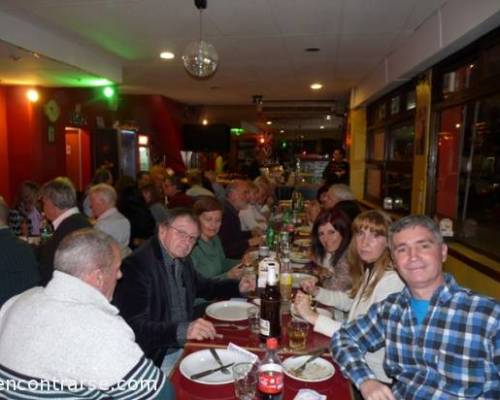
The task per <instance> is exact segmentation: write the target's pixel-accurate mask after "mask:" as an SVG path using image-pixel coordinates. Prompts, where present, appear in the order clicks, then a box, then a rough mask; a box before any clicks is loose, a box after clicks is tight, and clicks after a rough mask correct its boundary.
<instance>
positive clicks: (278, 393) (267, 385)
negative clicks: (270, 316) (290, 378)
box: [257, 338, 284, 400]
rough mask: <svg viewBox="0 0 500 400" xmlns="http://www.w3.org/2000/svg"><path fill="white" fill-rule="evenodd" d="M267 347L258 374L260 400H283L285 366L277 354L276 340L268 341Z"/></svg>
mask: <svg viewBox="0 0 500 400" xmlns="http://www.w3.org/2000/svg"><path fill="white" fill-rule="evenodd" d="M266 347H267V352H266V355H265V356H264V358H263V359H262V361H261V363H260V365H259V369H258V372H257V374H258V378H259V383H258V392H259V399H262V400H281V399H282V398H283V386H284V375H283V366H282V365H281V361H280V359H279V357H278V355H277V354H276V352H277V350H278V341H277V340H276V338H269V339H267V341H266Z"/></svg>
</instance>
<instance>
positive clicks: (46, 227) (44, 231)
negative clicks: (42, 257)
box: [40, 217, 52, 243]
mask: <svg viewBox="0 0 500 400" xmlns="http://www.w3.org/2000/svg"><path fill="white" fill-rule="evenodd" d="M51 237H52V229H51V227H50V223H49V221H47V218H45V217H44V218H43V220H42V222H41V224H40V241H41V242H42V243H43V242H46V241H47V240H49V239H50V238H51Z"/></svg>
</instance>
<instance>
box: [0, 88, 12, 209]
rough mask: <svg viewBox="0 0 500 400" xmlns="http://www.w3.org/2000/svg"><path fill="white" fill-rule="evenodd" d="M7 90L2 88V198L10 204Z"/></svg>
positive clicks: (0, 150)
mask: <svg viewBox="0 0 500 400" xmlns="http://www.w3.org/2000/svg"><path fill="white" fill-rule="evenodd" d="M5 107H6V93H5V88H3V87H1V86H0V196H3V197H4V198H5V200H6V201H7V202H8V203H9V204H10V202H11V200H12V199H11V195H10V177H9V154H8V145H9V140H8V135H7V116H6V108H5Z"/></svg>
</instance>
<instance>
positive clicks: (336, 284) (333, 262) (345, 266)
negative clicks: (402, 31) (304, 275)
mask: <svg viewBox="0 0 500 400" xmlns="http://www.w3.org/2000/svg"><path fill="white" fill-rule="evenodd" d="M350 242H351V222H350V221H349V218H348V217H347V216H346V215H345V214H344V213H342V212H341V211H329V210H326V211H323V212H322V213H321V214H319V216H318V217H317V218H316V221H314V225H313V228H312V231H311V252H312V256H313V260H314V262H315V263H316V264H317V265H319V266H320V267H322V269H324V270H325V271H324V272H320V276H324V277H325V279H324V280H323V287H324V288H326V289H330V290H340V291H343V292H345V291H347V290H349V289H351V287H352V278H351V274H350V271H349V269H350V268H349V263H348V262H347V248H348V246H349V243H350Z"/></svg>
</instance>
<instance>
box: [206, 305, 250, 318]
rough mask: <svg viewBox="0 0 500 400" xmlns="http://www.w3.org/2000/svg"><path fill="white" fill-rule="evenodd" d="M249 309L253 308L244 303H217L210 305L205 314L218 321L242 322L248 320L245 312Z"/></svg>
mask: <svg viewBox="0 0 500 400" xmlns="http://www.w3.org/2000/svg"><path fill="white" fill-rule="evenodd" d="M251 307H255V306H254V305H253V304H250V303H247V302H245V301H232V300H228V301H219V302H217V303H212V304H210V305H209V306H208V307H207V308H206V310H205V313H206V314H207V315H208V316H209V317H211V318H214V319H218V320H220V321H244V320H247V319H248V316H247V310H248V309H249V308H251Z"/></svg>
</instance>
